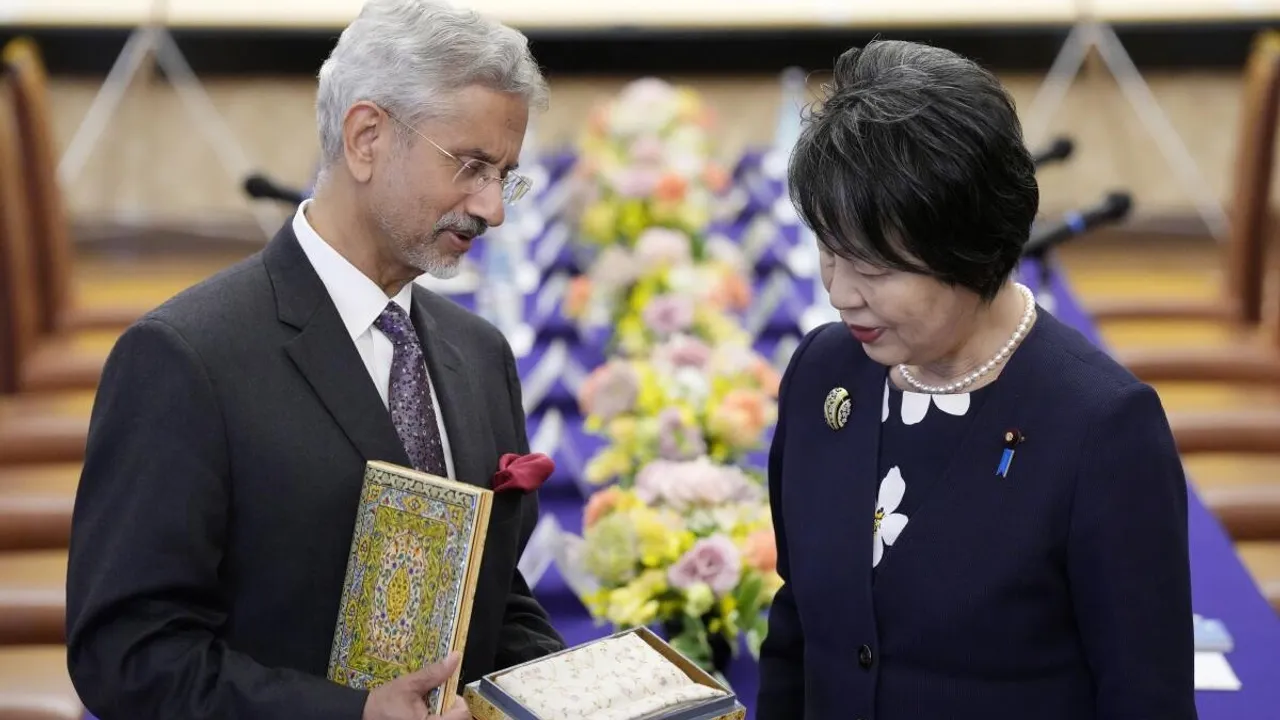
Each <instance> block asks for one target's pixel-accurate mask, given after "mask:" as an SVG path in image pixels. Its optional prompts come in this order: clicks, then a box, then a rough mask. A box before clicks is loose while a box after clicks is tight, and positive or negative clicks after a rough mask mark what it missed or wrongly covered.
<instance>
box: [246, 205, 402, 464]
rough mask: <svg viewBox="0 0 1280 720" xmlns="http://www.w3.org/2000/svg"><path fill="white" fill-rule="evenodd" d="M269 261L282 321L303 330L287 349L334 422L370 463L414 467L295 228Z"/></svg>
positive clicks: (272, 248)
mask: <svg viewBox="0 0 1280 720" xmlns="http://www.w3.org/2000/svg"><path fill="white" fill-rule="evenodd" d="M263 262H264V263H265V265H266V267H267V272H268V274H269V275H270V276H271V281H272V285H273V287H274V288H275V293H276V309H277V314H278V317H279V319H280V321H281V322H283V323H285V324H287V325H289V326H291V327H294V328H297V329H298V330H299V332H298V334H297V335H296V336H295V337H294V338H293V339H292V340H290V341H288V342H286V343H285V345H284V350H285V352H286V353H287V354H288V355H289V358H290V359H291V360H292V361H293V363H294V365H296V366H297V368H298V371H299V372H301V373H302V376H303V377H304V378H306V380H307V383H308V384H310V385H311V389H312V390H313V391H314V392H315V393H316V395H317V396H318V397H319V398H320V400H321V402H323V403H324V406H325V407H326V408H327V409H328V410H329V414H330V415H332V416H333V419H334V421H335V422H337V424H338V426H339V427H341V428H342V431H343V432H344V433H345V434H346V436H347V438H348V439H350V440H351V443H352V445H354V446H355V447H356V450H357V451H358V452H359V453H360V454H361V455H362V456H363V457H364V458H365V460H382V461H385V462H390V463H395V464H397V465H403V466H406V467H408V466H410V461H409V456H408V454H407V453H406V452H405V449H404V445H403V443H401V441H400V436H399V435H398V434H396V429H395V425H394V424H393V423H392V422H391V415H390V413H388V412H387V408H386V407H385V406H384V405H383V404H382V399H381V397H379V395H378V390H377V388H376V387H374V385H373V381H372V380H371V379H370V378H369V371H368V369H366V368H365V365H364V362H363V361H362V360H361V359H360V353H359V352H358V351H357V350H356V347H355V344H354V343H353V342H351V336H350V335H348V334H347V329H346V327H345V326H344V325H343V324H342V318H341V317H340V316H339V315H338V309H337V308H336V307H335V306H334V304H333V301H332V300H331V299H330V298H329V295H328V292H327V291H326V290H325V287H324V284H323V283H322V282H321V281H320V277H319V276H318V275H317V274H316V272H315V270H314V269H313V268H312V267H311V263H310V262H309V261H308V260H307V256H306V254H305V253H304V252H303V251H302V247H301V246H300V245H299V244H298V240H297V238H296V237H294V234H293V229H292V227H291V226H290V225H289V224H286V225H285V227H284V228H283V229H282V230H281V231H280V233H279V234H277V235H276V237H275V239H273V240H272V241H271V243H269V244H268V246H267V248H266V250H264V252H263Z"/></svg>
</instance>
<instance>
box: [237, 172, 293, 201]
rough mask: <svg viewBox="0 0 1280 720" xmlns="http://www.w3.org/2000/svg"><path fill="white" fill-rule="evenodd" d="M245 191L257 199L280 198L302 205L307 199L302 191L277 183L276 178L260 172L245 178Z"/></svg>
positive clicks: (280, 199)
mask: <svg viewBox="0 0 1280 720" xmlns="http://www.w3.org/2000/svg"><path fill="white" fill-rule="evenodd" d="M244 191H245V192H246V193H248V194H249V197H251V198H253V199H255V200H279V201H281V202H287V203H289V204H290V205H301V204H302V201H303V200H305V199H306V198H305V197H304V196H303V194H302V192H300V191H298V190H290V189H289V188H286V187H282V186H280V185H277V184H276V182H275V181H274V180H271V179H269V178H267V177H266V176H265V175H260V174H258V173H254V174H253V175H250V176H249V177H247V178H245V180H244Z"/></svg>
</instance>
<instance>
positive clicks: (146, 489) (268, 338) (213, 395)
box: [67, 225, 563, 720]
mask: <svg viewBox="0 0 1280 720" xmlns="http://www.w3.org/2000/svg"><path fill="white" fill-rule="evenodd" d="M411 316H412V318H413V321H414V323H415V325H416V326H417V328H418V333H419V336H420V338H421V340H422V345H423V349H424V351H425V354H426V357H427V362H428V366H429V368H430V372H431V377H432V381H433V382H434V384H435V388H436V392H437V394H438V396H439V399H440V406H441V411H442V412H443V416H444V422H445V423H446V428H447V430H448V433H449V440H450V443H451V444H452V450H453V459H454V466H455V468H456V472H457V476H458V479H460V480H463V481H466V482H471V483H476V484H481V485H485V486H488V485H489V483H490V481H491V478H492V476H493V475H494V473H495V472H496V470H497V463H498V458H499V457H500V456H501V454H503V453H507V452H515V453H527V452H528V451H529V447H528V440H527V438H526V434H525V423H524V412H523V409H522V406H521V395H520V384H519V379H518V378H517V375H516V367H515V361H514V359H513V357H512V353H511V349H510V347H509V345H508V344H507V342H506V340H505V338H504V337H503V336H502V334H501V333H499V332H498V330H497V329H496V328H494V327H493V326H492V325H490V324H488V323H486V322H485V321H484V320H482V319H480V318H478V317H476V316H475V315H473V314H471V313H469V312H467V311H466V310H464V309H462V308H461V307H459V306H457V305H456V304H454V303H452V302H450V301H449V300H446V299H444V298H441V297H439V296H437V295H434V294H432V293H430V292H428V291H426V290H424V289H422V288H415V289H414V295H413V310H412V313H411ZM373 459H377V460H385V461H389V462H393V463H398V464H401V465H406V466H407V465H409V464H410V462H409V459H408V457H407V455H406V453H405V450H404V447H403V445H402V444H401V442H400V439H399V437H398V436H397V434H396V431H395V428H394V426H393V425H392V422H391V419H390V415H389V413H388V412H387V410H386V408H385V406H384V405H383V404H382V401H381V399H380V398H379V396H378V392H377V390H376V388H375V387H374V385H373V382H372V380H370V378H369V375H368V371H367V370H366V369H365V366H364V365H363V363H362V362H361V359H360V356H359V354H358V352H357V350H356V348H355V345H354V344H353V343H352V342H351V339H350V336H349V335H348V334H347V331H346V329H345V328H344V326H343V324H342V321H341V319H340V317H339V315H338V311H337V309H336V307H335V306H334V304H333V302H332V301H331V300H330V298H329V295H328V294H327V292H326V291H325V288H324V286H323V284H322V283H321V281H320V278H319V276H318V275H317V274H316V273H315V271H314V270H313V269H312V267H311V265H310V263H309V262H308V260H307V257H306V255H305V254H304V253H303V252H302V248H301V246H299V245H298V241H297V239H296V238H295V237H294V235H293V231H292V229H291V228H290V227H289V226H288V225H286V226H285V227H284V229H282V230H281V231H280V233H279V234H278V235H277V236H276V237H275V239H274V240H272V241H271V242H270V243H269V244H268V245H267V247H266V248H265V249H264V250H263V252H261V253H259V254H257V255H255V256H253V257H251V258H249V259H248V260H246V261H244V262H242V263H240V264H238V265H236V266H235V267H232V268H230V269H228V270H227V271H225V272H222V273H220V274H218V275H217V276H215V277H213V278H211V279H209V280H207V281H205V282H203V283H201V284H199V285H197V286H195V287H194V288H191V289H190V290H187V291H186V292H183V293H182V294H180V295H178V296H177V297H176V298H174V299H173V300H170V301H169V302H167V303H166V304H164V305H163V306H161V307H160V308H158V309H156V310H155V311H153V312H151V313H150V314H149V315H147V316H146V317H145V318H143V319H142V320H140V321H139V322H138V323H137V324H135V325H134V326H133V327H132V328H130V329H129V330H128V331H127V332H125V333H124V335H123V336H122V337H121V338H120V340H119V341H118V343H117V344H116V346H115V348H114V350H113V351H112V353H111V356H110V359H109V361H108V362H107V364H106V367H105V369H104V371H103V376H102V382H101V385H100V388H99V390H98V396H97V400H96V403H95V405H94V409H93V415H92V421H91V425H90V431H89V440H88V450H87V456H86V459H85V464H84V471H83V475H82V477H81V481H80V490H79V493H78V494H77V497H76V506H75V514H74V520H73V530H72V539H71V554H70V567H69V570H68V578H67V632H68V646H67V651H68V665H69V667H70V671H71V678H72V680H73V681H74V683H75V687H76V689H77V690H78V691H79V693H80V696H81V697H82V698H83V700H84V702H85V704H86V706H87V707H88V708H89V710H90V711H91V712H93V713H94V714H95V715H97V716H98V717H99V718H101V719H102V720H114V719H115V718H121V719H127V720H148V719H153V720H179V719H181V720H199V719H202V718H210V719H211V720H213V719H216V720H231V719H232V718H248V719H252V720H274V719H276V718H279V719H280V720H286V719H287V720H299V719H301V718H306V719H307V720H325V719H327V718H333V719H334V720H359V718H360V717H361V714H362V711H363V706H364V702H365V696H366V693H364V692H362V691H356V690H351V689H347V688H343V687H341V686H338V685H336V684H333V683H330V682H329V681H328V680H326V679H324V676H325V672H326V668H327V664H328V659H329V648H330V643H331V640H332V637H333V631H334V625H335V622H336V619H337V610H338V603H339V600H340V596H341V589H342V583H343V578H344V573H345V568H346V564H347V556H348V552H349V550H350V542H351V535H352V532H353V527H354V518H355V515H354V513H355V507H356V503H357V497H358V494H359V491H360V487H361V482H362V474H363V470H364V465H365V461H367V460H373ZM537 519H538V502H537V498H536V497H535V496H534V495H523V494H520V493H499V494H498V495H496V496H495V498H494V507H493V511H492V518H491V520H490V524H489V532H488V540H487V543H486V548H485V551H484V558H483V564H482V568H481V571H480V578H479V585H478V590H477V593H476V597H475V604H474V609H473V611H472V615H471V626H470V632H469V635H468V638H467V645H466V651H465V653H464V655H463V663H462V664H463V681H464V682H468V681H471V680H474V679H476V678H478V677H479V676H480V675H482V674H484V673H488V672H490V671H492V670H495V669H499V668H502V667H505V666H509V665H512V664H515V663H519V662H522V661H525V660H529V659H532V658H534V657H538V656H541V655H544V654H546V653H548V652H551V651H554V650H557V649H559V648H561V647H562V646H563V641H562V640H561V638H560V637H559V635H558V634H557V633H556V631H555V630H554V629H553V628H552V626H551V624H550V622H549V620H548V618H547V615H546V614H545V612H544V611H543V610H542V608H541V607H540V606H539V605H538V603H537V602H536V601H535V600H534V599H533V597H532V595H531V593H530V590H529V588H528V586H527V585H526V584H525V581H524V579H523V578H522V577H521V575H520V573H519V572H518V570H517V569H516V563H517V561H518V560H519V558H520V555H521V553H522V551H523V549H524V546H525V543H526V542H528V539H529V536H530V534H531V533H532V532H533V528H534V525H535V523H536V522H537Z"/></svg>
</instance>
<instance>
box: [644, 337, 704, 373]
mask: <svg viewBox="0 0 1280 720" xmlns="http://www.w3.org/2000/svg"><path fill="white" fill-rule="evenodd" d="M653 356H654V362H655V363H657V364H659V365H666V366H668V367H670V368H671V369H672V370H679V369H680V368H692V369H694V370H699V371H703V370H706V368H707V363H709V362H710V361H711V347H710V346H709V345H707V344H706V343H705V342H703V341H702V340H700V339H698V338H696V337H693V336H690V335H676V336H674V337H672V338H671V339H670V340H667V341H666V342H664V343H663V344H661V345H659V346H658V347H656V348H654V351H653Z"/></svg>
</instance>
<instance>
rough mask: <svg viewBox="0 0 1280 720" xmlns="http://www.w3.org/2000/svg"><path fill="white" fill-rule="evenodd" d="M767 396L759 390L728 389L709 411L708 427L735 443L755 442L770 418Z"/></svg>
mask: <svg viewBox="0 0 1280 720" xmlns="http://www.w3.org/2000/svg"><path fill="white" fill-rule="evenodd" d="M768 405H769V399H768V397H767V396H766V395H765V394H764V393H762V392H760V391H758V390H748V389H745V388H739V389H737V390H730V391H729V392H728V393H727V394H725V396H724V400H722V401H721V402H720V404H719V405H718V406H717V407H716V409H715V410H712V411H711V417H710V418H709V419H708V420H709V422H708V425H710V430H711V431H712V432H714V433H715V434H716V435H719V436H720V437H721V438H722V439H723V440H724V441H725V442H728V443H729V444H731V445H734V446H737V447H747V446H749V445H752V444H753V443H755V442H756V441H757V440H758V439H759V438H760V435H761V433H763V432H764V428H765V425H767V424H768V423H769V421H770V419H771V418H770V417H769V408H768Z"/></svg>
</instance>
